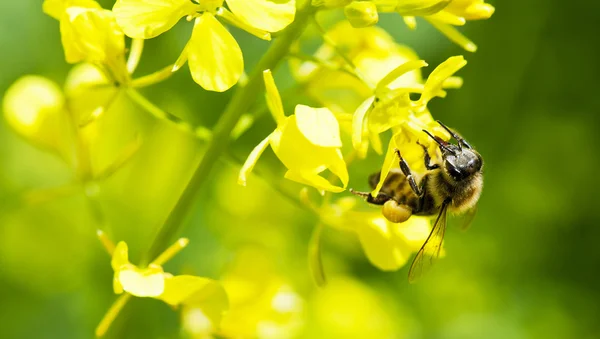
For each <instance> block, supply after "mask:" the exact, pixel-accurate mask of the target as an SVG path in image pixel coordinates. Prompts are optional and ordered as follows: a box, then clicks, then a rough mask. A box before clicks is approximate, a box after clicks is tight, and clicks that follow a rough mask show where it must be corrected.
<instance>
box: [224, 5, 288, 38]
mask: <svg viewBox="0 0 600 339" xmlns="http://www.w3.org/2000/svg"><path fill="white" fill-rule="evenodd" d="M226 1H227V5H228V6H229V8H230V9H231V11H232V12H233V14H235V15H236V16H238V17H239V18H240V19H241V20H243V21H246V22H247V23H248V24H250V25H251V26H253V27H256V28H259V29H262V30H264V31H267V32H278V31H280V30H282V29H284V28H285V27H286V26H287V25H289V24H291V23H292V21H294V17H295V15H296V0H226Z"/></svg>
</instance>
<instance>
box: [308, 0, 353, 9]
mask: <svg viewBox="0 0 600 339" xmlns="http://www.w3.org/2000/svg"><path fill="white" fill-rule="evenodd" d="M351 2H352V0H312V5H313V6H315V7H320V6H324V7H328V8H339V7H344V6H346V5H347V4H349V3H351Z"/></svg>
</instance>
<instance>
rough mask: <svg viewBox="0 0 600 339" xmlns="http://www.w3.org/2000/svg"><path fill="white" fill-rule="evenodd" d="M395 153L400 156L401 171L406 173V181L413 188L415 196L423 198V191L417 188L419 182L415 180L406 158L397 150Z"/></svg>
mask: <svg viewBox="0 0 600 339" xmlns="http://www.w3.org/2000/svg"><path fill="white" fill-rule="evenodd" d="M394 151H395V152H396V155H397V156H398V158H400V169H401V170H402V173H404V175H405V176H406V180H408V183H409V184H410V188H412V190H413V192H415V194H416V195H417V196H418V197H420V196H423V190H422V189H421V188H420V187H419V186H417V182H416V181H415V178H414V177H413V175H412V172H411V171H410V168H409V167H408V164H407V163H406V161H405V160H404V158H402V154H400V150H399V149H397V148H396V149H395V150H394Z"/></svg>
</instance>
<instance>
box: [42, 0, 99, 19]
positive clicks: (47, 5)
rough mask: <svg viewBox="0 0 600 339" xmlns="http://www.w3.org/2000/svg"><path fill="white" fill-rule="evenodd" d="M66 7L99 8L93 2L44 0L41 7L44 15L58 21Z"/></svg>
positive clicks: (82, 0)
mask: <svg viewBox="0 0 600 339" xmlns="http://www.w3.org/2000/svg"><path fill="white" fill-rule="evenodd" d="M67 7H85V8H101V7H100V5H99V4H98V3H97V2H96V1H94V0H45V1H44V4H43V5H42V9H43V11H44V13H46V14H48V15H49V16H51V17H53V18H54V19H56V20H60V17H61V16H62V15H63V14H64V13H65V11H66V10H67Z"/></svg>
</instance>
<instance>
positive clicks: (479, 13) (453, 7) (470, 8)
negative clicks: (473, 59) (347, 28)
mask: <svg viewBox="0 0 600 339" xmlns="http://www.w3.org/2000/svg"><path fill="white" fill-rule="evenodd" d="M313 5H315V6H324V7H327V8H340V7H344V14H345V15H346V18H347V19H348V21H349V22H350V23H351V24H352V26H353V27H367V26H372V25H375V24H376V23H377V22H378V20H379V13H398V14H400V15H402V16H403V17H404V22H405V23H406V25H407V26H408V27H409V28H411V29H415V28H416V26H417V21H416V19H415V17H416V16H419V17H423V18H424V19H425V20H427V21H428V22H429V23H431V24H432V25H433V26H434V27H435V28H436V29H438V30H439V31H440V32H441V33H442V34H444V35H445V36H446V37H447V38H448V39H450V40H451V41H452V42H454V43H456V44H458V45H459V46H461V47H462V48H464V49H465V50H467V51H469V52H475V51H476V50H477V46H476V45H475V44H474V43H473V42H472V41H471V40H469V39H468V38H467V37H465V36H464V35H463V34H462V33H461V32H459V31H458V30H457V29H456V28H455V26H464V25H465V24H466V22H467V21H469V20H483V19H489V18H490V17H491V16H492V14H493V13H494V6H492V5H490V4H487V3H485V1H484V0H367V1H364V0H356V1H343V0H313Z"/></svg>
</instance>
